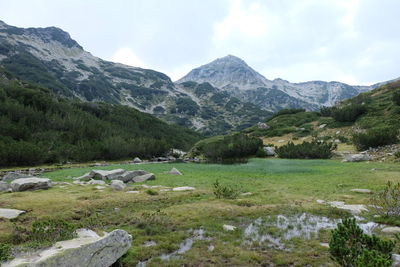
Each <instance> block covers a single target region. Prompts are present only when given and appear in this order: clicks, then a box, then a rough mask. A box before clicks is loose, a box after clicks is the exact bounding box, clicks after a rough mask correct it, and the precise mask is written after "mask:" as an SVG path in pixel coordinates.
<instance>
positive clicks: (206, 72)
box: [177, 55, 266, 90]
mask: <svg viewBox="0 0 400 267" xmlns="http://www.w3.org/2000/svg"><path fill="white" fill-rule="evenodd" d="M186 81H195V82H197V83H203V82H208V83H210V84H212V85H213V86H216V87H219V88H221V89H227V90H231V89H240V90H242V89H244V90H246V89H247V88H254V87H259V86H264V85H265V81H266V79H265V78H264V77H263V76H262V75H261V74H259V73H258V72H256V71H255V70H253V69H252V68H251V67H250V66H249V65H247V63H246V62H245V61H244V60H242V59H240V58H238V57H236V56H233V55H228V56H225V57H222V58H218V59H216V60H214V61H212V62H210V63H208V64H206V65H203V66H201V67H199V68H196V69H193V70H192V71H190V72H189V73H188V74H187V75H186V76H185V77H183V78H181V79H180V80H178V81H177V82H178V83H182V82H186Z"/></svg>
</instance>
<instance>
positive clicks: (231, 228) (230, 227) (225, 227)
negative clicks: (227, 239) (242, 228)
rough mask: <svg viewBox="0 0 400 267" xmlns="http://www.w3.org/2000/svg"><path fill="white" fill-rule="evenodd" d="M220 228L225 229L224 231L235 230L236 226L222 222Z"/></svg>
mask: <svg viewBox="0 0 400 267" xmlns="http://www.w3.org/2000/svg"><path fill="white" fill-rule="evenodd" d="M222 228H223V229H224V230H225V231H235V230H236V228H237V227H236V226H233V225H229V224H224V225H223V226H222Z"/></svg>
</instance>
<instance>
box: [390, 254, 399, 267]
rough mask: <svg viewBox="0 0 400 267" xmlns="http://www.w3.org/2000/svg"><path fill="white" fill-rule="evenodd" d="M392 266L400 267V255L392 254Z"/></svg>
mask: <svg viewBox="0 0 400 267" xmlns="http://www.w3.org/2000/svg"><path fill="white" fill-rule="evenodd" d="M392 266H393V267H400V255H399V254H392Z"/></svg>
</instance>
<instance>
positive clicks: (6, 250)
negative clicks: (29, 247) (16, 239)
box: [0, 244, 11, 262]
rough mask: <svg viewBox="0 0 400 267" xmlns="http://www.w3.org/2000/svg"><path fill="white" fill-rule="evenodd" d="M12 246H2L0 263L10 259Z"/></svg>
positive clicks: (0, 248)
mask: <svg viewBox="0 0 400 267" xmlns="http://www.w3.org/2000/svg"><path fill="white" fill-rule="evenodd" d="M10 252H11V246H10V245H8V244H0V262H1V261H7V260H9V259H10Z"/></svg>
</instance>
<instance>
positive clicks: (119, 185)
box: [110, 180, 126, 191]
mask: <svg viewBox="0 0 400 267" xmlns="http://www.w3.org/2000/svg"><path fill="white" fill-rule="evenodd" d="M110 187H111V188H112V189H113V190H114V191H121V190H124V188H125V187H126V185H125V184H124V182H123V181H121V180H112V181H111V184H110Z"/></svg>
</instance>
